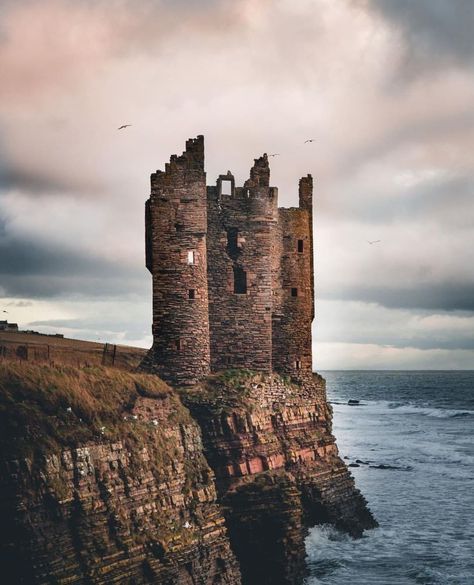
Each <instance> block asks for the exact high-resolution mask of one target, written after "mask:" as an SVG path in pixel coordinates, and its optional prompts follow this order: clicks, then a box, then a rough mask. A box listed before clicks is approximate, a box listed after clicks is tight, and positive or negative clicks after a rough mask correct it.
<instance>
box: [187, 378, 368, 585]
mask: <svg viewBox="0 0 474 585" xmlns="http://www.w3.org/2000/svg"><path fill="white" fill-rule="evenodd" d="M182 398H183V401H184V403H185V404H186V405H187V406H188V407H189V408H190V411H191V413H192V414H193V416H194V417H195V418H196V420H197V421H198V422H199V424H200V426H201V431H202V434H203V441H204V448H205V451H204V452H205V455H206V458H207V460H208V461H209V464H210V465H211V467H212V468H213V470H214V472H215V475H216V483H217V488H218V494H219V498H220V500H221V502H222V504H223V505H224V510H225V516H226V522H227V526H228V528H229V535H230V538H231V544H232V547H233V549H234V551H235V553H236V555H237V558H238V560H239V563H240V568H241V572H242V577H243V583H244V584H247V585H253V584H255V585H256V584H257V583H258V584H269V585H270V584H272V585H279V584H281V585H284V584H285V585H286V584H296V583H300V582H301V579H302V575H303V574H304V559H305V548H304V538H305V536H306V534H307V529H308V527H310V526H314V525H315V524H322V523H331V524H333V525H334V526H336V527H338V528H340V529H342V530H344V531H345V532H348V533H349V534H351V535H352V536H355V537H358V536H361V534H362V532H363V531H364V530H365V529H368V528H373V527H375V526H376V525H377V523H376V521H375V520H374V518H373V517H372V515H371V513H370V511H369V510H368V508H367V505H366V502H365V500H364V498H363V496H362V495H361V494H360V492H359V491H358V490H357V489H356V488H355V485H354V480H353V478H352V476H351V475H350V473H349V471H348V469H347V467H346V465H345V464H344V462H343V461H342V459H341V458H340V457H339V455H338V450H337V447H336V444H335V438H334V436H333V435H332V432H331V419H332V413H331V409H330V406H329V405H328V404H327V401H326V396H325V382H324V380H323V379H322V378H321V377H320V376H317V375H314V376H311V375H305V376H303V377H300V378H299V379H293V380H291V379H289V378H282V377H280V376H278V375H272V376H266V375H263V374H255V373H252V372H248V371H229V372H226V373H224V374H222V375H219V376H215V377H211V378H208V380H207V381H206V382H204V383H202V384H201V385H199V386H197V387H195V388H194V389H193V390H186V391H183V393H182Z"/></svg>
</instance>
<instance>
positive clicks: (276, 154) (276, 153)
mask: <svg viewBox="0 0 474 585" xmlns="http://www.w3.org/2000/svg"><path fill="white" fill-rule="evenodd" d="M268 156H280V155H279V154H278V152H275V154H269V155H268Z"/></svg>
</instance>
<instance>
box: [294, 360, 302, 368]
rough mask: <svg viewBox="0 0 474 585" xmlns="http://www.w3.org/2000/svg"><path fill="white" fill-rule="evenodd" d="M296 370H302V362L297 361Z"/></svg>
mask: <svg viewBox="0 0 474 585" xmlns="http://www.w3.org/2000/svg"><path fill="white" fill-rule="evenodd" d="M295 368H296V369H297V370H301V361H300V360H296V362H295Z"/></svg>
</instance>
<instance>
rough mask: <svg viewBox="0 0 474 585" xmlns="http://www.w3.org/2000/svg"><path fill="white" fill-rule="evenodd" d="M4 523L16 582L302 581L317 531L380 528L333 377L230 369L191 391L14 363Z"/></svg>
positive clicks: (2, 383)
mask: <svg viewBox="0 0 474 585" xmlns="http://www.w3.org/2000/svg"><path fill="white" fill-rule="evenodd" d="M183 403H184V404H185V405H186V406H187V407H188V408H186V407H185V406H183ZM188 409H189V410H188ZM0 515H1V518H2V523H1V526H0V566H1V567H2V578H4V581H5V582H6V583H9V584H12V585H13V584H16V583H25V584H32V585H38V584H41V585H43V584H44V585H46V584H53V583H54V584H66V583H67V584H86V585H102V584H108V583H121V584H122V583H124V584H130V585H131V584H134V585H144V584H152V583H153V584H163V585H191V584H192V585H211V584H212V585H240V584H241V583H242V584H243V585H270V584H271V585H296V584H298V583H301V582H302V581H303V577H304V574H305V547H304V538H305V536H306V534H307V530H308V527H309V526H312V525H314V524H318V523H331V524H333V525H335V526H337V527H339V528H341V529H342V530H345V531H346V532H348V533H350V534H351V535H353V536H360V535H361V534H362V531H363V530H364V529H366V528H371V527H373V526H375V525H376V523H375V521H374V519H373V518H372V516H371V514H370V512H369V511H368V509H367V506H366V502H365V500H364V499H363V497H362V496H361V495H360V493H359V492H358V490H356V489H355V487H354V482H353V479H352V477H351V476H350V474H349V472H348V469H347V467H346V466H345V465H344V463H343V461H342V460H341V459H340V457H339V455H338V452H337V447H336V445H335V440H334V437H333V435H332V433H331V410H330V407H329V406H328V405H327V403H326V399H325V389H324V381H323V380H322V378H320V377H319V376H314V377H311V376H306V375H305V376H303V377H301V378H299V379H297V380H296V379H293V380H291V379H290V378H283V377H280V376H277V375H272V376H268V375H265V374H262V373H252V372H249V371H246V370H230V371H227V372H225V373H222V374H219V375H214V376H211V377H208V378H207V379H206V380H205V381H203V382H201V383H200V384H199V385H197V386H195V387H193V388H185V389H181V390H178V391H176V390H172V389H171V388H170V387H168V386H167V385H166V384H164V383H163V382H161V380H160V379H159V378H157V377H155V376H149V375H144V374H130V373H126V372H121V371H118V370H110V369H106V368H83V369H75V368H71V367H47V366H38V365H36V366H33V365H28V364H8V363H4V364H1V365H0Z"/></svg>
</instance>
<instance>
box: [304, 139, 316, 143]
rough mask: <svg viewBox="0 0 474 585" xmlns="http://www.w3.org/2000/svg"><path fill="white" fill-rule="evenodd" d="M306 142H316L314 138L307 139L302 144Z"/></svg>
mask: <svg viewBox="0 0 474 585" xmlns="http://www.w3.org/2000/svg"><path fill="white" fill-rule="evenodd" d="M307 142H316V138H308V140H305V141H304V143H305V144H306V143H307Z"/></svg>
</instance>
